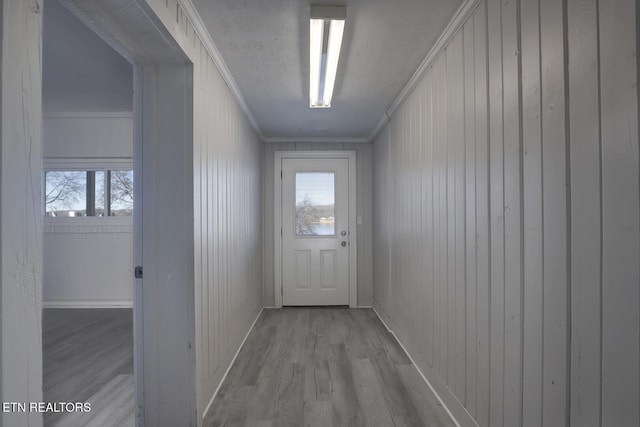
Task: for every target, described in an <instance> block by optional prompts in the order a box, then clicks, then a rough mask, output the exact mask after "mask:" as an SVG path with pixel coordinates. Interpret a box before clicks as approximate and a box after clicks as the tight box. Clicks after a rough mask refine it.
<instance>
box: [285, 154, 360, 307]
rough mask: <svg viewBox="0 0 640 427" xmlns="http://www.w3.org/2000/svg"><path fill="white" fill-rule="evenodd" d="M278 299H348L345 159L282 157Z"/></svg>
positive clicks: (335, 302)
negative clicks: (280, 278) (280, 287)
mask: <svg viewBox="0 0 640 427" xmlns="http://www.w3.org/2000/svg"><path fill="white" fill-rule="evenodd" d="M281 212H282V305H349V252H350V251H349V161H348V159H346V158H345V159H341V158H338V159H320V158H318V159H286V158H284V159H282V210H281Z"/></svg>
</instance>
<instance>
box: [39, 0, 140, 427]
mask: <svg viewBox="0 0 640 427" xmlns="http://www.w3.org/2000/svg"><path fill="white" fill-rule="evenodd" d="M42 39H43V49H42V57H43V70H42V75H43V77H42V102H43V148H44V152H43V181H44V187H43V189H44V194H43V196H44V197H43V206H44V220H43V235H42V243H43V282H42V304H43V311H42V324H43V329H42V351H43V357H42V359H43V376H42V378H43V399H44V401H46V402H89V403H90V404H91V406H92V410H91V412H90V413H88V414H65V413H56V412H52V413H45V414H44V424H45V425H50V426H70V425H113V426H116V425H133V424H134V405H135V403H134V400H135V398H134V379H133V311H132V310H133V277H132V274H131V272H132V271H133V217H132V214H133V212H132V211H133V163H132V157H133V119H132V114H133V67H132V65H131V64H130V63H129V62H128V61H127V60H126V59H124V58H123V57H122V56H121V55H120V54H118V53H117V52H116V51H115V50H113V48H111V47H110V46H109V45H108V44H107V43H105V42H104V41H103V40H102V39H101V38H100V37H98V36H97V35H96V34H95V33H94V32H93V31H91V30H90V29H89V28H88V27H87V26H86V25H85V24H84V23H83V22H82V21H81V20H80V19H78V18H77V17H76V16H74V15H73V13H72V12H71V11H70V10H69V9H67V8H66V7H64V6H63V5H62V4H60V3H59V2H58V1H57V0H49V1H47V2H45V3H44V10H43V35H42Z"/></svg>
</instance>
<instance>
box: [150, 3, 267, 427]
mask: <svg viewBox="0 0 640 427" xmlns="http://www.w3.org/2000/svg"><path fill="white" fill-rule="evenodd" d="M147 4H148V5H149V7H150V8H151V9H152V10H153V12H154V13H155V14H156V15H157V17H158V18H159V19H160V20H161V22H162V24H163V25H164V26H165V27H166V29H167V30H168V32H169V33H170V34H171V36H172V37H173V38H174V39H175V40H176V41H177V42H178V44H179V45H180V47H181V48H182V49H183V50H184V52H185V53H186V54H187V55H188V57H189V59H190V61H191V62H192V63H193V82H194V83H193V86H194V94H193V104H194V105H193V116H194V124H193V137H194V141H193V162H194V163H193V188H194V278H195V284H194V286H195V319H194V322H195V325H194V327H195V337H196V342H195V348H196V351H195V353H196V361H195V362H196V372H194V375H195V376H196V385H197V408H196V411H197V422H198V425H200V424H201V423H202V420H203V417H204V413H205V410H206V409H207V408H208V405H209V403H210V402H211V399H212V397H213V394H214V392H215V391H216V389H217V387H218V385H219V384H220V381H221V379H222V377H223V375H224V373H225V372H226V370H227V368H228V367H229V365H230V363H231V360H232V358H233V356H234V355H235V353H236V351H237V350H238V347H239V346H240V344H241V342H242V339H243V338H244V336H245V334H246V333H247V331H248V330H249V328H250V327H251V325H252V323H253V321H254V319H255V318H256V316H257V314H258V313H259V312H260V310H261V308H262V304H263V301H262V159H263V154H262V153H263V145H262V142H261V141H260V137H259V136H258V134H257V133H256V131H255V130H254V129H253V127H252V126H251V123H250V122H249V120H248V118H247V116H246V115H245V114H244V112H243V111H242V109H241V108H240V105H239V103H238V102H237V100H236V99H235V98H234V96H233V94H232V93H231V90H230V89H229V87H228V86H227V83H226V82H225V80H224V78H223V77H222V74H221V72H220V71H219V70H218V68H217V66H216V63H215V62H214V59H213V58H212V56H211V53H210V52H209V51H208V50H207V48H206V45H205V44H204V43H203V42H202V41H201V40H203V39H204V37H205V35H199V34H197V32H196V30H195V29H194V26H193V25H192V23H191V22H190V21H189V19H188V18H187V16H186V14H185V11H184V10H183V8H182V6H181V5H180V4H179V3H178V2H177V1H176V0H147Z"/></svg>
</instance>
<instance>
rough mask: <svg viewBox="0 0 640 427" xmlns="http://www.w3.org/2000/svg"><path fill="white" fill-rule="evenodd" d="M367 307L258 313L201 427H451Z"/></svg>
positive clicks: (440, 409)
mask: <svg viewBox="0 0 640 427" xmlns="http://www.w3.org/2000/svg"><path fill="white" fill-rule="evenodd" d="M452 425H453V423H452V421H451V419H450V418H449V416H448V414H447V413H446V411H445V410H444V408H443V407H442V406H441V405H440V404H439V402H438V399H437V398H436V396H435V395H434V394H433V393H432V392H431V391H430V389H429V387H428V386H427V385H426V384H425V383H424V381H423V380H422V378H421V377H420V375H419V373H418V371H417V370H416V368H415V367H414V366H413V365H412V364H411V361H410V360H409V358H408V357H407V355H406V354H405V353H404V351H403V350H402V348H401V347H400V346H399V345H398V343H397V342H396V341H395V339H394V338H393V336H392V335H391V334H390V333H389V332H388V331H387V330H386V329H385V327H384V325H383V324H382V322H380V320H379V319H378V317H377V316H376V315H375V313H374V312H373V311H372V310H371V309H349V308H285V309H282V310H264V312H263V313H262V315H261V317H260V319H259V320H258V321H257V323H256V325H255V328H254V330H253V331H252V332H251V334H250V335H249V337H248V338H247V341H246V343H245V345H244V347H243V348H242V350H241V351H240V353H239V354H238V358H237V359H236V361H235V363H234V365H233V366H232V368H231V369H230V371H229V374H228V376H227V378H226V380H225V381H224V383H223V384H222V386H221V388H220V391H219V393H218V395H217V397H216V399H215V400H214V402H213V405H212V407H211V408H210V410H209V412H208V414H207V416H206V417H205V422H204V426H206V427H212V426H243V427H244V426H247V427H248V426H251V427H254V426H255V427H268V426H270V427H276V426H277V427H280V426H296V427H298V426H348V427H356V426H384V427H387V426H389V427H393V426H395V427H399V426H412V427H413V426H452Z"/></svg>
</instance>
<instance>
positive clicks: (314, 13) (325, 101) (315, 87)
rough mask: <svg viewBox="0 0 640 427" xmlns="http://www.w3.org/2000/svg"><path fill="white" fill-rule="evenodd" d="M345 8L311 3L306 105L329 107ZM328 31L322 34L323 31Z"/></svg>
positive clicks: (342, 31)
mask: <svg viewBox="0 0 640 427" xmlns="http://www.w3.org/2000/svg"><path fill="white" fill-rule="evenodd" d="M345 18H346V7H344V6H314V5H312V6H311V15H310V25H309V29H310V43H309V60H310V64H309V106H310V107H311V108H329V107H331V99H332V97H333V89H334V86H335V81H336V74H337V71H338V60H339V58H340V48H341V46H342V36H343V33H344V23H345ZM325 28H328V30H329V34H328V36H327V37H325V34H324V30H325Z"/></svg>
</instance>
